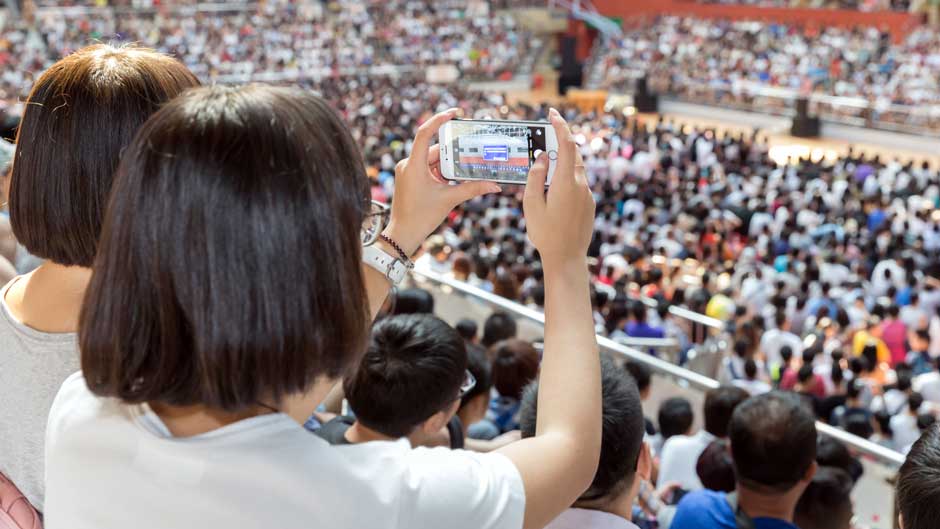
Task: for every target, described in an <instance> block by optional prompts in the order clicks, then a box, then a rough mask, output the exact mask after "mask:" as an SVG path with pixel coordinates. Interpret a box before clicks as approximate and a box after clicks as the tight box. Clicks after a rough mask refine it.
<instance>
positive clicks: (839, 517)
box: [793, 466, 854, 529]
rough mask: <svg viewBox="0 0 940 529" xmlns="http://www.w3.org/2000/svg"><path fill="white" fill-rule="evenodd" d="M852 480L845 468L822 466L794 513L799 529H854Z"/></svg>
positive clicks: (795, 522) (804, 492) (795, 523)
mask: <svg viewBox="0 0 940 529" xmlns="http://www.w3.org/2000/svg"><path fill="white" fill-rule="evenodd" d="M852 486H853V482H852V478H851V476H849V475H848V473H846V472H845V470H843V469H841V468H835V467H826V466H820V467H819V470H817V471H816V475H815V476H813V480H812V481H811V482H810V484H809V486H807V487H806V490H805V491H803V494H802V495H801V496H800V501H799V502H797V504H796V510H795V511H794V513H793V522H794V525H795V526H796V527H799V529H852V516H853V515H854V513H853V507H852Z"/></svg>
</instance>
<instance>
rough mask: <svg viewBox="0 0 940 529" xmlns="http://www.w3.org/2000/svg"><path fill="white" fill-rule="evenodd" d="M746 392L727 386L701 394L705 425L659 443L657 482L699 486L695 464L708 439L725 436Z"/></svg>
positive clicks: (689, 489) (688, 488) (700, 486)
mask: <svg viewBox="0 0 940 529" xmlns="http://www.w3.org/2000/svg"><path fill="white" fill-rule="evenodd" d="M748 396H749V395H748V394H747V392H746V391H744V390H743V389H740V388H735V387H731V386H722V387H720V388H718V389H713V390H711V391H709V392H708V393H707V394H706V395H705V406H704V415H705V428H704V429H703V430H701V431H699V432H698V433H697V434H695V435H691V436H690V435H677V436H675V437H671V438H669V440H668V441H666V442H665V443H664V444H663V451H662V456H661V458H660V459H661V462H660V467H659V480H658V483H659V484H660V485H664V484H668V483H673V482H675V483H679V484H680V486H681V487H682V489H683V490H686V491H693V490H699V489H701V488H702V482H701V481H700V480H699V479H698V475H697V474H696V473H695V464H696V462H697V461H698V458H699V456H700V455H702V451H703V450H705V448H706V447H707V446H708V445H709V444H710V443H711V442H712V441H716V440H721V439H725V438H726V437H727V436H728V424H729V423H730V421H731V414H732V413H734V410H735V408H737V407H738V405H739V404H741V403H742V402H744V401H745V400H746V399H747V398H748Z"/></svg>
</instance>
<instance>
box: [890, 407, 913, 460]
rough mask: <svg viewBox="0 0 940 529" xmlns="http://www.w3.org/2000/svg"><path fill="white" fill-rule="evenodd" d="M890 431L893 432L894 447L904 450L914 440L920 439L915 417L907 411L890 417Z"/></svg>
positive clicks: (900, 450)
mask: <svg viewBox="0 0 940 529" xmlns="http://www.w3.org/2000/svg"><path fill="white" fill-rule="evenodd" d="M889 424H890V425H891V433H892V434H894V449H895V450H897V451H899V452H904V451H905V450H906V449H907V448H908V447H909V446H911V445H912V444H914V441H917V440H918V439H920V429H919V428H918V427H917V417H914V416H913V415H911V414H909V413H906V412H905V413H901V414H899V415H895V416H894V417H891V421H890V422H889Z"/></svg>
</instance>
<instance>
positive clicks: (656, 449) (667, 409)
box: [650, 397, 695, 457]
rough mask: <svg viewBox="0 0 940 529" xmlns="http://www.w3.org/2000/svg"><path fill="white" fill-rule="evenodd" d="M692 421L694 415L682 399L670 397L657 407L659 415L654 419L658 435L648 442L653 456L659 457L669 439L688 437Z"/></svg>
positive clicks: (686, 401)
mask: <svg viewBox="0 0 940 529" xmlns="http://www.w3.org/2000/svg"><path fill="white" fill-rule="evenodd" d="M694 420H695V414H694V413H693V412H692V405H691V404H689V401H688V400H686V399H685V398H683V397H670V398H668V399H666V400H664V401H663V402H662V404H660V405H659V414H658V416H657V418H656V421H657V423H658V424H659V433H658V434H657V435H656V436H654V437H653V439H652V440H651V442H650V445H651V446H650V448H651V449H652V450H653V455H656V456H657V457H658V456H661V455H662V448H663V444H665V442H666V441H668V440H669V439H670V438H671V437H675V436H677V435H683V436H687V435H689V434H690V433H691V432H692V422H693V421H694Z"/></svg>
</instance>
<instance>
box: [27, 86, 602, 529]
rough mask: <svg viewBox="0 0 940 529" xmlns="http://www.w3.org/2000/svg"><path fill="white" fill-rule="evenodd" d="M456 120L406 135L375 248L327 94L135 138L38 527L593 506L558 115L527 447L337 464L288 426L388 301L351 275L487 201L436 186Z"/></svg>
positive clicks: (582, 225)
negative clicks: (368, 241) (437, 147)
mask: <svg viewBox="0 0 940 529" xmlns="http://www.w3.org/2000/svg"><path fill="white" fill-rule="evenodd" d="M452 117H453V113H452V112H448V113H443V114H438V115H437V116H435V117H433V118H431V119H430V120H429V121H428V122H427V123H425V124H424V125H423V126H422V127H421V129H420V130H419V131H418V134H417V136H416V138H415V142H414V148H413V156H412V157H411V158H410V159H408V160H406V161H404V162H402V163H401V164H399V167H398V170H397V175H396V179H397V186H396V187H397V189H396V195H395V202H394V207H393V210H392V214H391V220H390V223H389V225H388V227H387V229H386V231H385V232H384V235H385V238H383V240H382V242H381V243H379V244H380V246H379V247H378V248H375V247H371V246H370V247H369V248H373V249H374V250H375V251H372V250H369V251H366V252H364V251H363V248H362V247H361V240H360V228H361V226H362V225H363V221H364V219H365V216H366V214H367V212H368V210H367V208H366V206H367V204H368V185H367V179H366V177H365V173H364V170H363V167H362V164H361V161H360V155H359V152H358V150H357V148H356V146H355V145H354V143H353V140H352V138H351V136H350V134H349V133H348V131H347V130H346V129H345V126H344V125H343V123H342V122H341V121H340V119H339V118H338V117H337V115H336V114H335V113H334V112H333V111H332V109H330V108H329V107H328V106H327V105H326V104H325V103H324V102H323V101H322V100H321V99H319V98H318V97H316V96H314V95H312V94H309V93H304V92H301V91H297V90H292V89H285V88H271V87H263V86H249V87H242V88H205V89H199V90H195V91H191V92H189V93H187V94H186V95H185V96H183V97H181V98H179V99H177V100H176V101H174V102H172V103H171V104H169V105H167V106H166V107H165V108H164V109H163V110H162V111H160V112H159V113H158V114H157V115H155V116H154V117H153V119H151V120H150V121H149V122H148V123H147V124H146V125H145V126H144V128H143V129H142V130H141V133H140V134H139V135H138V137H137V139H136V141H135V142H134V144H133V145H132V146H131V147H130V148H129V149H128V151H127V154H126V156H125V158H124V160H123V162H122V165H121V168H120V169H119V171H118V174H117V177H116V184H115V189H114V192H113V194H112V196H111V201H110V204H109V210H108V216H107V220H106V223H105V227H104V233H103V237H102V243H101V248H100V251H99V253H98V257H97V259H96V262H95V267H94V270H95V272H94V275H93V277H92V280H91V284H90V286H89V289H88V292H87V295H86V297H85V302H84V305H83V311H82V315H81V321H80V345H81V349H82V368H83V371H84V376H82V375H81V374H76V375H75V376H73V377H71V378H70V379H69V380H67V381H66V383H65V384H64V385H63V387H62V389H61V391H60V392H59V395H58V396H57V398H56V402H55V404H54V406H53V411H52V413H51V417H50V421H49V428H48V435H47V452H48V465H47V468H48V471H47V487H48V496H47V512H46V520H45V521H46V527H47V528H50V529H59V528H69V529H83V528H88V529H90V528H95V529H112V528H113V529H118V528H120V529H125V528H126V527H135V528H141V529H156V528H174V529H181V528H190V527H191V528H200V529H202V528H205V527H226V528H229V529H231V528H246V529H247V528H258V527H281V528H295V527H296V528H301V527H303V528H310V527H324V528H325V527H329V528H353V527H355V528H361V527H403V528H406V527H407V528H418V527H448V528H464V527H466V528H468V529H469V528H473V529H480V528H490V527H493V528H495V527H523V526H525V527H529V528H536V527H542V526H543V525H545V524H546V523H547V522H549V521H550V520H551V519H553V518H554V517H555V516H556V515H557V514H559V513H560V512H561V511H562V510H564V509H565V508H567V507H568V506H569V505H570V504H571V502H572V501H574V499H575V498H577V497H578V496H579V495H580V494H581V492H583V491H584V490H585V488H586V487H587V486H588V485H589V484H590V482H591V480H592V478H593V476H594V472H595V469H596V465H597V460H598V453H599V446H600V430H601V427H600V379H599V378H600V377H599V361H598V352H597V345H596V343H595V340H594V334H593V323H592V320H591V307H590V299H589V292H588V271H587V265H586V260H585V254H586V249H587V245H588V242H589V241H590V237H591V228H592V222H593V213H594V203H593V199H592V197H591V194H590V190H589V189H588V186H587V183H586V181H585V178H584V173H583V171H582V170H581V169H580V168H578V167H577V165H578V162H577V160H576V158H577V154H576V150H575V144H574V142H573V140H571V135H570V133H569V132H568V129H567V126H566V124H565V123H564V120H563V119H562V118H561V116H559V115H558V114H557V113H553V114H552V125H553V126H554V128H555V130H556V131H557V132H558V133H559V135H560V137H563V138H564V140H563V141H562V145H561V147H560V152H559V167H558V170H557V172H556V175H555V179H554V180H555V181H554V183H553V184H552V186H551V189H550V190H549V192H548V193H547V195H546V193H545V191H544V179H545V177H546V172H547V163H546V162H547V160H545V159H542V160H540V161H539V163H538V164H536V165H535V167H534V168H533V170H532V171H531V174H530V176H529V183H528V186H527V188H526V190H527V191H526V197H525V207H526V214H527V216H528V221H529V229H530V232H529V234H530V237H531V238H532V240H533V242H534V243H535V244H536V245H537V247H538V248H539V250H540V251H541V255H542V258H543V263H544V267H545V277H546V283H547V285H548V287H547V293H546V298H547V301H546V305H547V308H546V314H547V318H548V321H547V326H546V333H545V342H546V343H545V355H544V358H545V359H544V363H543V367H542V386H541V390H540V395H539V399H540V406H539V408H540V409H539V423H538V433H537V435H536V437H534V438H532V439H527V440H524V441H519V442H517V443H515V444H513V445H509V446H507V447H505V448H504V449H502V450H501V451H499V452H496V453H491V454H475V453H470V452H465V451H450V450H447V449H426V448H419V449H415V450H412V449H411V448H410V446H409V444H408V442H407V440H404V439H403V440H400V441H398V442H383V443H368V444H363V445H353V446H344V447H330V446H328V445H327V444H326V442H325V441H322V440H321V439H319V438H317V437H315V436H312V435H310V434H309V433H307V432H306V431H305V430H304V429H303V427H302V426H301V424H302V423H303V422H304V421H305V420H306V419H307V417H309V416H310V414H311V412H312V411H313V410H314V408H315V407H316V406H317V404H318V403H319V402H320V401H321V400H322V399H323V397H324V396H325V395H326V394H327V392H328V391H329V389H330V388H331V387H332V386H333V385H334V384H335V383H336V382H337V380H338V379H339V377H340V376H341V375H342V374H343V372H344V371H345V370H346V369H347V368H349V367H350V366H351V365H352V364H353V363H354V362H356V361H357V359H358V357H359V355H360V352H361V351H362V350H363V345H364V343H365V340H366V338H367V333H368V326H369V321H370V319H371V317H373V316H374V314H375V312H376V311H377V310H378V307H379V306H380V305H381V303H382V301H383V300H384V298H385V297H386V295H387V294H388V290H389V278H388V276H391V275H392V274H391V273H390V271H391V269H389V272H388V273H379V272H377V271H376V270H374V269H373V268H372V267H371V266H361V263H362V262H363V259H365V261H367V262H368V261H369V259H372V258H373V257H376V255H378V254H376V252H382V253H384V254H386V255H388V256H392V255H395V254H398V253H410V252H413V251H414V250H416V249H417V248H418V246H419V245H420V244H421V243H422V242H423V240H424V239H425V238H426V237H427V235H428V234H429V233H431V232H432V231H433V230H434V229H435V228H436V226H437V225H438V224H439V223H440V222H441V221H442V220H443V219H444V218H445V216H446V215H447V213H448V212H449V211H450V210H451V209H452V208H453V207H454V206H456V205H457V204H458V203H460V202H462V201H464V200H467V199H469V198H471V197H473V196H476V195H479V194H482V193H484V192H488V191H495V190H496V187H495V186H494V184H491V183H486V182H474V183H467V184H461V185H459V186H447V185H446V184H444V183H443V182H442V181H440V180H439V176H438V173H437V171H436V170H435V169H434V168H433V165H434V163H433V162H434V160H435V158H436V156H435V154H434V149H433V148H431V147H430V143H431V138H432V136H433V135H434V133H435V132H436V131H437V130H438V129H439V128H440V126H441V125H442V124H443V123H445V122H446V121H447V120H449V119H450V118H452ZM399 251H400V252H399ZM370 256H371V257H370ZM455 398H456V396H455Z"/></svg>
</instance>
